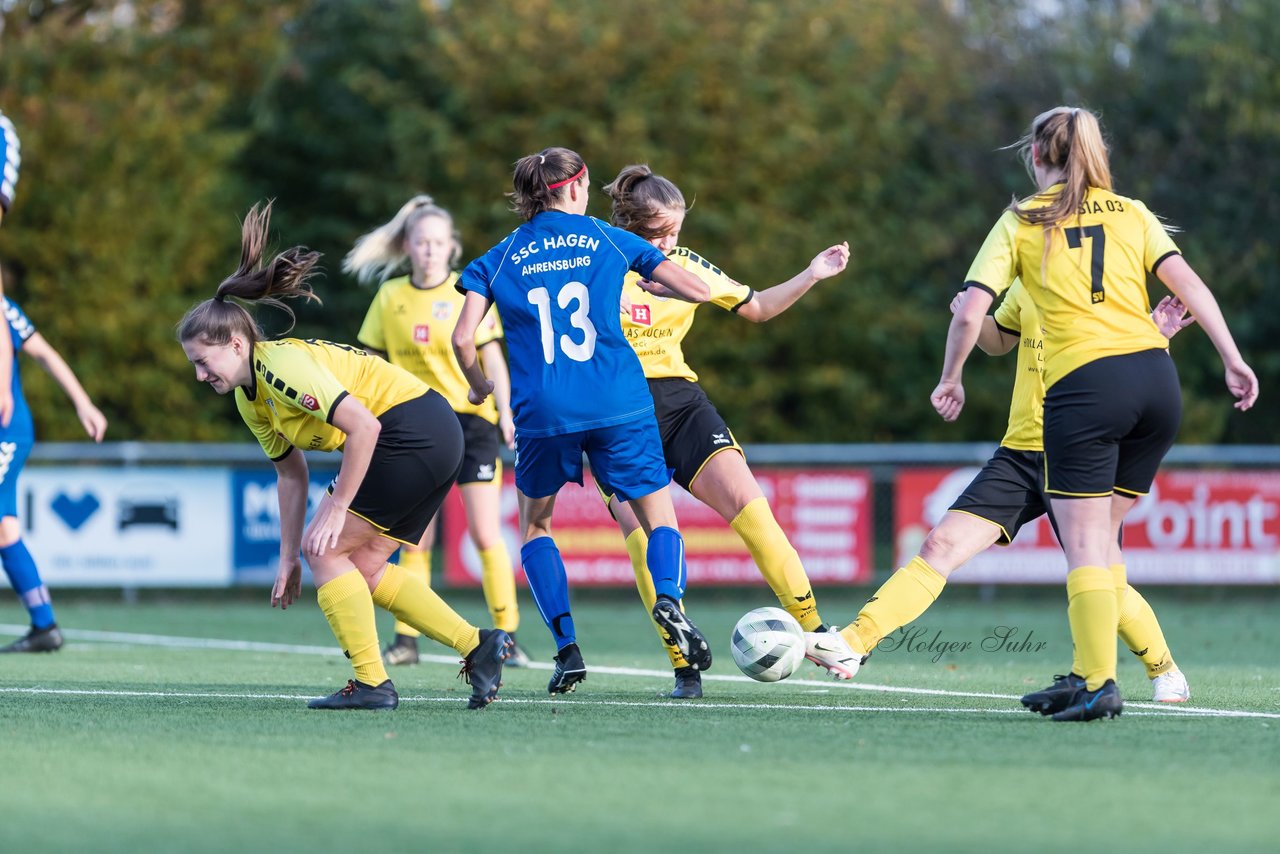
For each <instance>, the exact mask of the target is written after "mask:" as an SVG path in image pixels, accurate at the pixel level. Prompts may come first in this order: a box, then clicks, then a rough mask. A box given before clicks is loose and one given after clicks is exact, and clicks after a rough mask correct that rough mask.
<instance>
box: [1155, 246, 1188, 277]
mask: <svg viewBox="0 0 1280 854" xmlns="http://www.w3.org/2000/svg"><path fill="white" fill-rule="evenodd" d="M1181 254H1182V253H1181V252H1179V251H1178V250H1177V249H1170V250H1169V251H1168V252H1166V253H1164V254H1163V255H1161V256H1160V257H1159V258H1157V259H1156V260H1155V263H1154V264H1152V265H1151V273H1152V275H1154V274H1155V272H1156V270H1157V269H1159V267H1160V265H1161V264H1163V263H1164V262H1165V261H1167V260H1169V257H1170V256H1171V255H1181Z"/></svg>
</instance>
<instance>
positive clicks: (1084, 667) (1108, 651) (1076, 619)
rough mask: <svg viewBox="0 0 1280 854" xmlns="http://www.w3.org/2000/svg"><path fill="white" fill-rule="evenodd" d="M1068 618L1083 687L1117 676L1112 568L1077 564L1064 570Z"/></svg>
mask: <svg viewBox="0 0 1280 854" xmlns="http://www.w3.org/2000/svg"><path fill="white" fill-rule="evenodd" d="M1067 620H1068V621H1069V622H1070V623H1071V642H1072V643H1073V644H1075V650H1076V653H1075V654H1076V660H1077V661H1078V662H1079V665H1078V666H1079V668H1080V669H1079V670H1076V671H1075V672H1076V673H1077V674H1078V675H1080V676H1083V677H1084V679H1085V683H1086V687H1087V688H1088V689H1089V690H1090V691H1096V690H1098V689H1099V688H1101V687H1102V684H1103V683H1104V682H1106V681H1107V680H1108V679H1115V678H1116V624H1117V622H1118V618H1117V608H1116V588H1115V580H1114V576H1113V575H1112V574H1111V570H1110V569H1107V568H1106V567H1102V566H1078V567H1076V568H1075V569H1073V570H1071V571H1070V572H1068V573H1067ZM1073 669H1074V668H1073Z"/></svg>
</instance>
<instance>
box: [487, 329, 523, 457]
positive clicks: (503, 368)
mask: <svg viewBox="0 0 1280 854" xmlns="http://www.w3.org/2000/svg"><path fill="white" fill-rule="evenodd" d="M480 366H481V367H482V368H484V373H485V376H486V377H488V378H489V379H490V380H491V381H492V382H493V402H494V403H495V404H496V405H497V407H498V430H499V431H500V432H501V434H502V443H503V444H504V445H506V446H507V447H508V448H510V449H511V450H515V447H516V425H515V422H514V421H512V420H511V372H510V371H508V370H507V357H506V356H504V355H503V353H502V344H501V343H499V342H498V341H497V340H496V339H495V340H493V341H490V342H488V343H486V344H485V345H484V346H483V347H481V348H480Z"/></svg>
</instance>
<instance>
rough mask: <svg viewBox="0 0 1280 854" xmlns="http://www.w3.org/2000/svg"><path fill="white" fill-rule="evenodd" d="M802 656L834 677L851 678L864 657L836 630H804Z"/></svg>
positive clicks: (856, 672) (855, 673)
mask: <svg viewBox="0 0 1280 854" xmlns="http://www.w3.org/2000/svg"><path fill="white" fill-rule="evenodd" d="M804 640H805V653H804V657H805V658H807V659H809V660H810V661H812V662H813V663H814V664H816V665H818V666H819V667H822V668H825V669H826V670H827V672H828V673H830V674H831V675H832V676H834V677H835V678H836V679H852V678H853V677H854V676H856V675H857V674H858V668H859V667H861V666H862V660H863V658H864V657H865V656H864V655H863V654H862V653H859V652H855V651H854V649H853V647H851V646H849V642H848V641H846V640H845V639H844V635H842V634H840V633H839V632H836V631H830V632H805V633H804Z"/></svg>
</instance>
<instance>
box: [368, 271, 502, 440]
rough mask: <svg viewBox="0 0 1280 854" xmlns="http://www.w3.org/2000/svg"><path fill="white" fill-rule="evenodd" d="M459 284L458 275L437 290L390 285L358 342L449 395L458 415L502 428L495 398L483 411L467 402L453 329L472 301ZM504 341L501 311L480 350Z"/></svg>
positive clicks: (493, 314)
mask: <svg viewBox="0 0 1280 854" xmlns="http://www.w3.org/2000/svg"><path fill="white" fill-rule="evenodd" d="M457 281H458V274H457V273H450V274H449V278H447V279H445V281H444V282H443V283H442V284H440V285H437V286H436V287H434V288H415V287H414V286H413V284H412V283H411V282H410V281H409V277H408V276H402V277H400V278H398V279H391V280H389V281H387V282H386V283H385V284H384V285H383V286H382V287H381V288H379V289H378V293H377V295H375V296H374V298H373V303H372V304H371V305H370V306H369V311H368V313H367V314H366V315H365V318H364V324H363V325H362V326H361V327H360V334H359V335H357V336H356V337H357V339H358V340H359V341H360V343H361V344H363V345H365V346H366V347H369V348H371V349H374V350H381V351H382V352H384V353H386V354H387V359H388V360H389V361H390V362H391V363H392V364H393V365H399V366H400V367H402V368H404V369H405V370H406V371H408V372H409V373H411V374H413V375H414V376H415V377H417V378H418V379H420V380H422V381H423V382H424V383H426V384H427V385H429V386H431V387H432V388H434V389H435V390H436V391H438V392H440V394H442V395H444V399H445V400H447V401H449V405H450V406H452V407H453V410H454V412H461V413H464V414H467V415H479V416H480V417H481V418H484V419H485V420H486V421H488V422H489V423H491V424H497V423H498V408H497V406H496V405H495V404H494V401H493V396H492V395H490V396H489V398H488V399H486V400H485V402H484V403H483V404H481V405H480V406H476V405H475V404H473V403H471V402H470V401H468V400H467V390H468V389H469V388H470V386H469V385H468V384H467V378H466V377H465V376H463V374H462V368H460V367H459V366H458V360H457V359H456V358H455V357H454V355H453V343H452V340H451V339H452V337H453V327H454V326H455V325H457V322H458V313H459V312H461V311H462V302H463V300H464V299H465V298H466V297H465V296H464V295H463V294H461V293H459V292H458V291H457V289H456V288H454V284H455V283H456V282H457ZM500 338H502V323H501V322H500V321H499V320H498V310H497V309H496V308H491V309H490V310H489V313H488V314H487V315H486V316H485V319H484V320H483V321H482V322H481V324H480V328H479V329H478V330H477V331H476V347H477V348H480V347H483V346H484V345H485V344H488V343H489V342H490V341H495V340H497V339H500Z"/></svg>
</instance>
